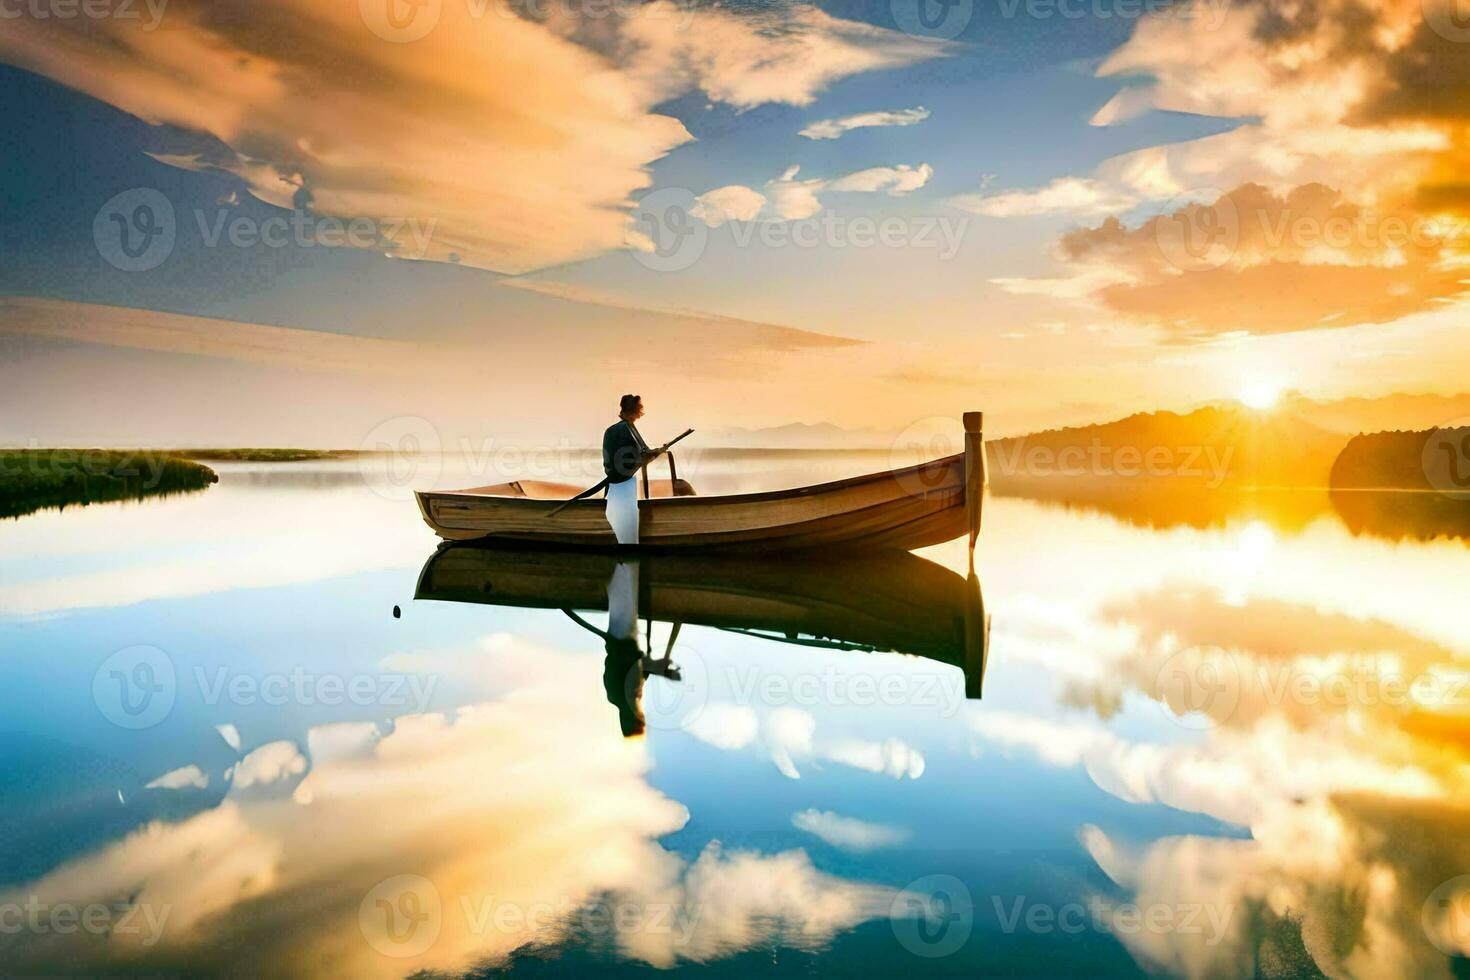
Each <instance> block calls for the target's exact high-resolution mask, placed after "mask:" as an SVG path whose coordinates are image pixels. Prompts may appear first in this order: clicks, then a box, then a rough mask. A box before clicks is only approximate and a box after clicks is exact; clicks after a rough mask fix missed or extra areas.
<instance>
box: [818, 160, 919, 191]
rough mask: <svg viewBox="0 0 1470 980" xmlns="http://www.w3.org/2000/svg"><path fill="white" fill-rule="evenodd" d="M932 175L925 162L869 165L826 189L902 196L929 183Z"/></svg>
mask: <svg viewBox="0 0 1470 980" xmlns="http://www.w3.org/2000/svg"><path fill="white" fill-rule="evenodd" d="M933 175H934V168H933V167H931V166H929V165H928V164H927V163H921V164H919V165H918V166H917V167H912V166H909V165H908V164H906V163H901V164H899V165H898V166H896V167H871V168H869V169H867V170H859V171H858V172H857V173H852V174H848V175H847V176H846V177H839V178H837V179H836V180H834V181H832V182H831V183H829V184H828V185H827V190H831V191H847V192H852V193H860V194H876V193H878V192H880V191H882V192H884V193H886V194H887V195H888V196H889V197H903V196H904V195H906V194H911V193H913V192H914V191H916V190H918V189H919V188H921V187H923V186H924V185H925V184H927V183H929V178H930V177H932V176H933Z"/></svg>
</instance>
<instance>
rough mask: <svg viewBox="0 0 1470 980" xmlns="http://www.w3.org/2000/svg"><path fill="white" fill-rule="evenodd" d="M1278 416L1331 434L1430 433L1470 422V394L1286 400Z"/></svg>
mask: <svg viewBox="0 0 1470 980" xmlns="http://www.w3.org/2000/svg"><path fill="white" fill-rule="evenodd" d="M1277 411H1278V412H1282V413H1286V414H1290V415H1294V416H1296V417H1297V418H1299V419H1301V420H1302V421H1304V422H1310V423H1312V424H1313V425H1315V426H1317V427H1318V428H1322V429H1326V430H1328V431H1329V432H1341V433H1344V434H1346V435H1356V434H1357V433H1359V432H1389V431H1394V430H1400V429H1407V430H1428V429H1433V428H1436V427H1438V426H1443V425H1448V424H1450V423H1453V422H1456V421H1459V420H1465V419H1470V394H1460V395H1403V394H1395V395H1387V396H1385V397H1383V398H1343V399H1339V400H1337V401H1331V402H1318V401H1312V400H1311V399H1310V398H1303V397H1302V396H1300V395H1296V396H1292V397H1289V398H1286V399H1283V400H1282V402H1281V404H1280V406H1278V409H1277Z"/></svg>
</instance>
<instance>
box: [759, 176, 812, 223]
mask: <svg viewBox="0 0 1470 980" xmlns="http://www.w3.org/2000/svg"><path fill="white" fill-rule="evenodd" d="M800 170H801V168H800V167H797V166H792V167H788V168H787V169H786V172H785V173H783V174H782V175H781V176H780V177H777V178H776V179H775V180H773V181H771V182H770V183H768V184H766V194H767V196H768V197H769V199H770V202H771V210H772V211H773V212H774V214H775V216H776V217H777V218H780V219H781V220H783V221H800V220H802V219H803V218H810V217H811V216H812V215H814V214H817V213H818V212H819V211H821V210H822V202H821V201H819V200H817V191H819V190H821V189H822V188H823V187H826V186H827V182H826V181H823V180H797V179H796V175H797V173H798V172H799V171H800Z"/></svg>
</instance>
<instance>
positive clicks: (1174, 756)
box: [0, 453, 1470, 977]
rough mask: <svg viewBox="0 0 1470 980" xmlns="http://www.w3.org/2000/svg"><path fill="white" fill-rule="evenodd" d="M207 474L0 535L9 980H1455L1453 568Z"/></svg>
mask: <svg viewBox="0 0 1470 980" xmlns="http://www.w3.org/2000/svg"><path fill="white" fill-rule="evenodd" d="M587 462H588V461H586V460H583V461H581V463H579V466H580V467H581V469H580V470H579V471H578V472H576V473H573V474H569V475H568V476H567V479H569V480H571V481H573V482H577V481H579V480H581V479H582V473H584V472H590V470H588V469H587V465H586V464H587ZM528 465H529V464H528ZM887 465H888V461H887V458H886V455H883V454H860V453H857V454H846V455H842V454H820V455H816V454H813V455H802V454H793V453H771V454H745V455H741V454H736V453H725V454H717V453H711V454H706V455H705V456H703V457H701V458H698V459H696V460H694V461H692V462H690V463H686V464H684V465H683V466H681V475H685V476H688V477H689V478H690V479H691V480H692V482H693V483H694V484H695V486H696V487H698V488H699V489H700V491H701V492H704V493H712V492H722V491H729V490H735V489H760V488H771V487H779V486H790V485H796V484H801V483H810V482H815V481H817V480H822V479H828V478H835V477H838V476H843V475H854V474H857V473H861V472H864V471H869V470H874V469H883V468H886V467H887ZM217 469H218V470H219V471H220V474H221V482H220V483H219V484H218V485H217V486H215V487H213V488H211V489H209V490H208V491H206V492H203V493H199V494H192V495H187V496H180V497H173V498H169V499H163V500H153V501H147V502H137V503H123V504H106V505H98V506H92V507H87V508H82V509H69V510H67V511H64V512H55V511H53V512H46V513H40V514H35V515H31V516H28V517H25V518H22V519H20V520H14V521H5V522H0V706H3V714H0V719H3V720H0V727H3V730H4V734H3V739H0V741H3V750H0V751H3V758H0V972H9V971H12V970H13V971H17V972H22V973H24V972H38V973H46V974H50V975H55V974H77V973H86V974H94V973H139V974H151V975H168V974H201V973H202V974H241V975H262V974H271V975H291V976H322V975H331V976H349V977H379V976H381V977H397V976H406V975H409V974H413V973H415V972H418V971H425V970H427V971H433V972H436V973H440V974H450V975H461V974H471V975H487V974H498V973H500V972H502V971H509V972H513V973H515V974H517V975H530V976H553V975H556V976H566V975H571V976H580V975H583V974H585V973H587V972H589V971H591V970H593V969H597V970H600V971H604V972H606V973H610V974H613V975H620V974H631V973H652V972H653V971H655V970H669V969H674V970H680V971H686V970H687V971H691V972H693V971H700V972H711V973H716V974H726V975H732V976H735V975H740V976H743V975H747V974H750V973H759V974H808V975H809V974H815V973H818V972H821V973H838V972H841V973H849V974H866V975H873V976H880V975H882V976H888V975H892V974H894V973H895V972H897V971H911V972H926V973H933V974H936V975H963V976H976V975H1046V976H1056V975H1092V976H1096V975H1139V974H1157V973H1165V974H1180V975H1193V976H1200V975H1206V976H1215V975H1222V976H1233V975H1239V974H1252V973H1255V974H1264V975H1288V976H1289V975H1307V976H1311V975H1318V974H1319V973H1326V974H1330V975H1359V976H1361V975H1388V976H1410V975H1416V976H1449V975H1453V974H1455V973H1456V972H1457V971H1458V972H1459V974H1460V975H1464V973H1465V964H1466V961H1465V960H1464V959H1461V958H1458V957H1456V956H1455V955H1453V954H1455V953H1459V952H1463V951H1464V950H1465V949H1467V948H1470V877H1462V876H1470V844H1467V843H1466V841H1467V835H1466V830H1467V829H1470V819H1467V816H1470V685H1467V684H1466V659H1465V658H1466V657H1467V656H1470V628H1467V625H1466V614H1467V609H1470V606H1467V588H1466V583H1467V581H1470V548H1467V546H1466V544H1465V542H1463V541H1461V540H1459V539H1454V538H1440V539H1438V540H1434V539H1431V538H1430V537H1428V536H1427V535H1426V536H1424V538H1423V539H1419V538H1416V537H1414V536H1413V535H1409V536H1403V534H1402V533H1401V531H1402V529H1399V531H1396V532H1395V533H1393V534H1389V533H1383V534H1377V533H1373V531H1372V529H1371V528H1367V529H1365V528H1364V527H1363V526H1362V524H1361V522H1360V521H1355V520H1354V521H1349V520H1345V519H1344V517H1343V516H1340V510H1341V508H1340V507H1338V506H1334V503H1333V502H1332V501H1330V500H1329V499H1328V498H1327V497H1326V495H1325V494H1299V495H1286V496H1281V497H1275V498H1249V499H1246V498H1229V499H1225V498H1215V499H1211V500H1208V501H1204V500H1199V501H1189V500H1184V501H1174V502H1172V503H1171V505H1170V506H1169V507H1167V508H1164V507H1162V506H1158V505H1156V503H1154V504H1150V505H1149V506H1147V507H1140V506H1131V505H1130V504H1129V502H1128V500H1126V499H1123V500H1118V499H1113V498H1109V500H1107V501H1103V502H1101V503H1097V502H1095V503H1094V504H1092V505H1078V504H1076V503H1071V504H1068V503H1066V502H1061V501H1047V502H1043V501H1032V500H1025V499H1018V498H1005V497H1000V496H994V495H993V496H992V497H991V498H990V499H989V500H988V501H987V502H986V510H985V529H984V532H983V534H982V536H981V544H980V547H979V549H978V552H977V555H976V560H975V564H976V569H977V571H978V585H977V583H976V582H975V581H974V580H967V578H966V573H967V571H968V569H967V555H966V552H965V548H964V546H963V542H951V543H950V544H948V545H943V546H940V547H936V548H932V549H928V550H926V551H924V552H921V553H920V554H919V555H918V556H917V557H901V558H900V557H895V558H890V559H882V560H877V561H870V562H868V563H866V564H858V565H853V564H850V563H848V562H844V561H839V560H836V559H833V558H830V557H823V556H811V557H808V558H805V559H803V560H801V561H799V562H790V561H786V562H779V561H774V560H766V561H760V562H749V561H748V562H745V563H744V564H741V563H738V562H733V563H732V562H723V563H718V562H717V563H709V564H708V566H707V567H700V563H698V562H692V563H691V562H687V561H686V562H682V563H681V562H670V561H665V562H662V563H660V562H659V561H658V560H657V559H653V560H650V561H646V562H643V563H639V565H638V566H637V567H632V566H626V567H623V568H621V569H619V568H616V567H615V565H614V563H612V562H610V561H605V562H598V561H590V562H587V561H578V560H571V559H567V560H562V559H551V558H534V557H533V558H529V559H528V558H526V557H525V556H524V555H522V556H515V555H511V556H506V555H497V554H494V553H486V552H483V551H475V550H469V551H466V550H463V549H455V550H452V551H449V552H446V553H445V554H442V555H440V556H439V557H437V558H434V556H435V554H436V546H437V539H435V538H434V536H433V535H432V534H431V532H429V530H428V529H427V528H426V527H425V526H424V524H423V523H422V521H421V520H420V519H419V516H418V513H417V511H416V510H415V508H414V506H413V504H412V503H410V502H408V501H406V500H405V499H403V496H404V495H403V494H402V493H401V492H400V491H401V488H400V487H398V486H396V485H395V484H394V483H393V482H392V481H389V480H384V479H378V478H374V479H364V476H363V473H362V472H361V471H360V466H359V464H358V463H357V462H353V461H341V462H330V463H319V464H301V465H297V464H289V465H284V464H278V465H269V466H266V465H250V464H231V465H220V466H218V467H217ZM466 469H467V467H466V465H465V464H464V463H462V462H456V463H452V464H445V465H444V466H443V467H440V466H439V465H438V463H437V462H436V463H434V464H433V465H432V466H429V467H428V468H427V469H426V470H425V471H423V472H420V473H418V474H416V475H415V476H416V478H417V482H419V483H420V484H422V483H423V482H425V481H426V480H427V481H431V482H434V483H436V484H437V485H440V486H464V485H471V484H474V483H485V482H491V478H490V477H488V476H486V477H484V478H476V477H475V476H474V475H472V474H468V473H466V472H465V470H466ZM536 475H543V474H536ZM585 482H587V483H591V482H592V479H587V480H586V481H585ZM431 558H434V563H433V564H432V565H430V567H428V568H426V567H425V566H426V565H429V563H430V559H431ZM416 595H418V596H421V597H418V598H416ZM610 596H611V599H610V598H609V597H610ZM395 606H398V607H399V608H400V609H401V618H395V616H394V613H393V609H394V607H395ZM610 609H611V612H610ZM635 617H636V618H635ZM610 619H613V620H618V619H621V620H622V621H623V623H622V625H623V626H626V625H627V623H628V622H636V623H637V633H636V636H637V642H638V643H639V644H640V646H641V650H642V651H643V652H647V653H648V654H649V655H648V656H642V655H641V654H640V650H639V649H630V647H629V643H630V642H631V641H630V640H628V639H627V637H626V635H623V636H621V637H620V636H619V635H617V634H619V633H620V632H622V630H621V628H620V627H619V624H618V623H610ZM987 620H988V622H989V635H988V646H985V640H986V637H985V630H984V624H985V622H986V621H987ZM674 622H679V623H680V625H679V626H678V627H677V636H676V637H674V636H672V634H673V633H674V631H675V627H674V625H673V623H674ZM648 629H651V642H650V639H649V633H648V632H647V630H648ZM610 634H612V635H610ZM671 638H672V640H673V642H672V646H671V642H670V641H671ZM982 647H983V649H982ZM874 648H876V649H874ZM893 649H897V650H900V651H903V652H899V653H895V652H890V651H891V650H893ZM670 664H673V665H674V667H673V668H672V669H671V667H670ZM675 675H677V676H675ZM976 695H983V696H976ZM625 733H628V734H625Z"/></svg>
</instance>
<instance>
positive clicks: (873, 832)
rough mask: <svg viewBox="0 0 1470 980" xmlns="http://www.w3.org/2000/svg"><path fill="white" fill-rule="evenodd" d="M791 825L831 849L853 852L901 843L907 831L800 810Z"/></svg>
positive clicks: (853, 818) (839, 815)
mask: <svg viewBox="0 0 1470 980" xmlns="http://www.w3.org/2000/svg"><path fill="white" fill-rule="evenodd" d="M791 824H792V826H794V827H796V829H797V830H804V831H806V832H807V833H809V834H815V835H816V836H818V837H820V838H821V839H822V840H824V841H826V842H827V843H828V844H831V845H832V846H833V847H845V848H847V849H848V850H853V851H871V850H873V849H874V848H878V847H890V846H892V845H894V844H899V843H902V842H903V841H905V840H907V839H908V837H909V832H908V831H907V830H905V829H903V828H902V827H889V826H887V825H885V824H880V823H869V822H867V821H866V820H858V819H857V818H855V817H844V816H842V815H841V814H839V813H833V812H831V811H830V810H803V811H801V812H800V813H797V814H794V815H792V817H791Z"/></svg>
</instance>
